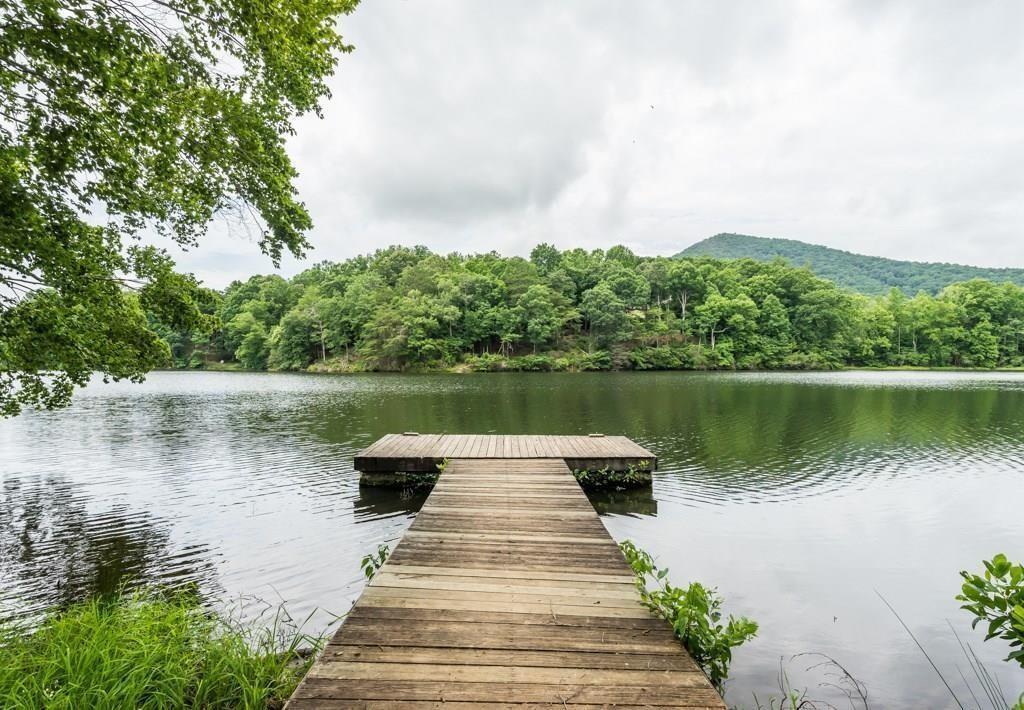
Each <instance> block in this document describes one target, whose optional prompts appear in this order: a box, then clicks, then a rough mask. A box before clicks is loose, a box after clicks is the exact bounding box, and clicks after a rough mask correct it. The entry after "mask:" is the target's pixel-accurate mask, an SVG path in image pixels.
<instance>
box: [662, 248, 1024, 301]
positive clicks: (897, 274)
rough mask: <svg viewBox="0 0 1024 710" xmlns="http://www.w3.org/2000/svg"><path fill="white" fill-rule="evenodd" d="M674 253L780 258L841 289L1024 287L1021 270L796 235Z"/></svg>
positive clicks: (876, 291)
mask: <svg viewBox="0 0 1024 710" xmlns="http://www.w3.org/2000/svg"><path fill="white" fill-rule="evenodd" d="M677 256H710V257H714V258H716V259H757V260H758V261H772V260H774V259H779V258H781V259H785V260H786V261H788V262H789V263H791V264H797V265H800V266H807V267H809V268H810V269H811V271H813V272H814V273H816V274H817V275H818V276H820V277H822V278H824V279H829V280H830V281H834V282H836V283H837V284H839V285H840V286H843V287H845V288H849V289H852V290H854V291H858V292H860V293H865V294H868V295H871V296H878V295H883V294H886V293H888V292H889V289H891V288H898V289H900V290H902V291H903V292H904V293H908V294H912V293H917V292H918V291H926V292H928V293H930V294H938V293H939V292H940V291H942V289H944V288H945V287H946V286H949V285H951V284H954V283H957V282H960V281H969V280H971V279H989V280H992V281H997V282H999V283H1002V282H1006V281H1008V282H1010V283H1015V284H1017V285H1018V286H1024V269H993V268H984V267H979V266H965V265H963V264H943V263H934V262H933V263H923V262H918V261H899V260H897V259H886V258H884V257H880V256H866V255H864V254H853V253H851V252H848V251H842V250H840V249H832V248H831V247H824V246H821V245H819V244H808V243H806V242H800V241H797V240H795V239H768V238H765V237H751V236H747V235H744V234H716V235H715V236H713V237H709V238H707V239H704V240H703V241H700V242H697V243H696V244H693V245H691V246H689V247H687V248H686V249H684V250H683V251H682V252H680V253H679V254H677Z"/></svg>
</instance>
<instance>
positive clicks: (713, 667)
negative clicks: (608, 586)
mask: <svg viewBox="0 0 1024 710" xmlns="http://www.w3.org/2000/svg"><path fill="white" fill-rule="evenodd" d="M619 547H620V548H621V549H622V553H623V554H624V555H625V556H626V561H627V562H629V566H630V567H632V568H633V574H635V575H636V587H637V589H638V590H639V591H640V596H641V598H642V600H643V602H644V604H645V605H646V606H647V607H648V608H649V609H651V610H652V611H653V612H655V613H656V614H658V615H659V616H662V617H664V618H665V619H668V621H669V622H670V623H671V624H672V629H673V630H674V631H675V634H676V638H678V639H679V640H680V641H681V642H682V644H683V645H684V646H685V647H686V650H687V651H689V652H690V655H691V656H693V660H694V661H696V662H697V665H699V666H700V667H701V669H703V671H704V672H705V673H706V674H707V676H708V679H709V680H710V681H711V683H712V684H713V685H714V686H715V688H717V689H718V691H719V692H721V691H722V683H724V682H725V679H726V678H727V677H728V676H729V664H730V663H731V662H732V649H734V648H736V647H737V646H740V645H742V644H744V643H746V642H747V641H749V640H750V639H752V638H754V636H756V635H757V624H756V623H755V622H753V621H751V620H750V619H748V618H747V617H745V616H741V617H740V618H738V619H737V618H735V617H733V616H731V615H730V616H729V618H728V620H727V621H726V623H725V624H724V625H723V624H722V623H721V619H722V611H721V610H722V599H721V598H720V597H719V596H718V594H717V593H716V592H715V590H714V589H710V588H708V587H705V586H704V585H702V584H700V583H699V582H691V583H690V585H689V586H688V587H686V588H683V587H675V586H673V585H672V584H671V583H670V582H669V581H668V569H659V568H658V567H656V566H655V565H654V559H653V558H652V557H651V556H650V555H649V554H648V553H646V552H644V551H643V550H641V549H640V548H638V547H637V546H636V545H634V544H633V543H632V542H630V541H629V540H626V541H625V542H623V543H622V544H621V545H619ZM649 583H651V584H653V585H654V589H653V590H651V589H648V584H649Z"/></svg>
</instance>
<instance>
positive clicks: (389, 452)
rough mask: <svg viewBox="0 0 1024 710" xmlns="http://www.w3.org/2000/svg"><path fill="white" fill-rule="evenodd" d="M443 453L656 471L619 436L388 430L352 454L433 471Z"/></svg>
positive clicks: (377, 463) (363, 466)
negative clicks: (428, 432)
mask: <svg viewBox="0 0 1024 710" xmlns="http://www.w3.org/2000/svg"><path fill="white" fill-rule="evenodd" d="M445 459H562V460H564V461H565V462H566V464H567V465H568V466H569V468H570V469H580V470H588V471H599V470H601V469H605V468H607V469H609V470H612V471H625V470H626V469H628V468H629V467H631V466H632V467H633V468H635V469H637V470H640V471H656V470H657V467H658V457H657V456H655V455H654V454H653V453H652V452H650V451H648V450H647V449H645V448H644V447H642V446H640V445H639V444H637V443H636V442H634V441H632V440H630V439H627V438H626V437H624V436H605V435H603V434H592V435H586V436H541V435H502V434H417V433H415V432H407V433H405V434H388V435H386V436H383V437H381V438H380V439H378V440H377V441H375V442H374V443H372V444H370V446H368V447H367V448H365V449H364V450H362V451H360V452H359V453H358V454H356V457H355V468H356V470H357V471H362V472H364V473H373V472H393V471H407V472H434V471H437V465H438V464H439V463H441V462H442V461H444V460H445Z"/></svg>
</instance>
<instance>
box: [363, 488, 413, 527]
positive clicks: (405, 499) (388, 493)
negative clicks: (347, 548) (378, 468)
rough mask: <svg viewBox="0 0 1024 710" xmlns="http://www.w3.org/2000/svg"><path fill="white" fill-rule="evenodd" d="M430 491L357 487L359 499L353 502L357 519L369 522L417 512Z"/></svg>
mask: <svg viewBox="0 0 1024 710" xmlns="http://www.w3.org/2000/svg"><path fill="white" fill-rule="evenodd" d="M429 493H430V491H424V490H413V489H411V488H404V489H402V488H385V487H381V486H359V497H358V498H356V500H355V509H356V516H357V517H367V518H368V519H370V520H373V519H376V518H380V517H384V516H391V515H403V514H405V515H408V514H411V513H417V512H419V509H420V508H422V507H423V502H424V501H425V500H426V499H427V495H429Z"/></svg>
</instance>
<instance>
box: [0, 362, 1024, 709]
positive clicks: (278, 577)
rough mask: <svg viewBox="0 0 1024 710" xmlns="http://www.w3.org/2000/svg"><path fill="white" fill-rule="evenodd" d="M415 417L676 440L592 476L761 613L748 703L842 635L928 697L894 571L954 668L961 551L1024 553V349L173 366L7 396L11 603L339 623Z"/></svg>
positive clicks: (617, 516) (866, 670) (486, 427)
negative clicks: (640, 368) (667, 369)
mask: <svg viewBox="0 0 1024 710" xmlns="http://www.w3.org/2000/svg"><path fill="white" fill-rule="evenodd" d="M408 430H414V431H424V432H428V431H429V432H445V431H447V432H460V433H488V432H494V433H515V434H538V433H546V434H560V433H563V434H580V433H589V432H597V431H603V432H607V433H621V434H625V435H627V436H630V437H632V438H633V439H635V440H637V441H638V442H639V443H641V444H643V445H644V446H647V447H648V448H651V449H652V450H654V451H656V452H658V454H659V466H660V470H659V472H657V473H656V474H655V479H654V484H653V486H652V487H651V488H647V489H641V490H637V491H609V492H604V493H595V494H593V495H592V496H591V500H592V501H593V502H594V505H595V507H597V508H598V510H599V511H600V512H601V513H602V515H603V520H604V521H605V524H606V526H607V527H608V528H609V530H610V531H611V533H612V534H613V536H614V537H615V538H616V539H618V540H622V539H625V538H632V539H634V540H636V541H637V542H638V543H639V544H641V545H642V546H644V547H646V548H648V549H650V550H651V551H652V552H653V553H654V554H656V555H657V556H658V557H659V559H660V561H661V562H662V563H663V564H665V565H666V566H669V567H671V568H672V570H673V575H674V576H675V577H678V580H679V581H680V582H682V581H685V580H687V579H701V580H704V581H706V582H709V583H711V584H715V585H717V586H718V587H719V588H720V589H721V591H722V593H723V594H724V595H725V596H726V597H727V599H729V601H730V606H731V609H732V610H733V611H735V612H737V613H746V614H750V615H751V616H753V617H754V618H757V619H758V621H760V622H761V628H762V632H761V635H760V637H759V638H758V640H757V641H755V642H754V643H753V644H752V645H751V646H750V647H749V648H746V649H743V650H742V651H741V652H740V653H739V654H738V656H737V659H736V664H735V666H734V668H735V671H734V674H735V678H736V679H735V680H734V681H733V686H732V689H731V690H730V694H731V698H732V701H733V702H734V703H736V704H743V703H745V702H748V701H749V699H750V693H751V692H753V691H757V692H758V693H759V694H761V695H763V694H765V693H767V692H771V691H772V690H773V687H774V681H775V676H776V673H777V671H778V665H777V663H778V658H779V657H780V656H784V655H790V654H793V653H797V652H801V651H825V652H828V653H830V654H831V655H833V656H835V657H837V658H840V659H841V660H842V661H843V662H844V665H846V666H847V667H848V668H850V669H851V671H853V672H855V674H856V675H857V676H858V677H860V678H863V679H864V680H866V681H868V682H869V685H870V688H871V692H872V696H873V697H874V698H877V699H878V703H879V706H880V707H887V708H901V707H902V708H913V707H919V706H920V703H919V701H920V700H921V699H922V698H931V697H933V696H932V695H931V693H932V692H933V688H934V685H935V683H934V682H933V674H932V671H931V670H930V669H929V668H928V667H927V665H926V664H925V662H924V661H923V659H922V658H921V657H920V655H919V653H918V652H917V650H916V649H915V648H914V647H913V646H912V645H911V644H910V642H909V640H908V639H907V638H906V636H905V635H904V633H903V631H902V629H900V628H899V627H898V626H897V625H896V624H895V622H894V620H893V619H892V618H891V616H890V615H889V614H888V612H887V611H886V610H885V609H884V608H883V607H882V606H881V604H880V602H879V601H878V599H877V597H876V596H875V595H874V589H876V588H877V589H880V590H883V591H884V592H885V593H886V595H887V597H888V598H890V600H891V601H893V603H894V604H895V605H896V606H897V607H898V608H899V609H900V610H901V612H903V613H904V614H905V617H906V618H907V620H908V623H910V624H911V625H912V626H913V627H914V628H915V629H916V630H917V631H918V632H919V634H920V635H921V637H922V638H927V639H929V641H930V643H932V644H934V646H933V647H931V648H930V649H929V650H930V651H931V652H932V653H933V655H934V656H935V657H937V658H938V659H939V661H940V662H942V663H945V664H949V665H948V667H949V668H950V669H952V668H953V665H952V664H954V663H956V662H957V661H959V660H960V658H959V653H960V651H959V648H958V647H956V646H955V642H954V641H953V640H952V639H951V638H950V634H949V632H948V627H946V625H945V621H944V620H945V619H946V618H950V619H951V620H952V621H953V622H954V623H955V624H957V629H958V631H959V632H961V633H962V634H963V635H964V636H965V637H967V638H975V640H977V639H976V637H973V636H972V635H971V634H972V632H971V631H970V629H969V626H968V625H967V624H966V623H963V622H965V621H966V619H963V620H961V616H962V612H959V611H958V609H957V605H956V603H955V601H953V595H954V594H955V593H956V590H957V586H958V585H957V577H956V571H957V570H958V569H960V568H961V567H974V566H976V565H977V564H978V562H979V561H980V560H981V559H982V558H987V557H991V556H992V554H994V553H995V552H998V551H1003V552H1006V553H1007V554H1009V555H1011V556H1014V557H1017V558H1024V522H1022V520H1021V517H1020V513H1019V501H1020V500H1024V475H1022V471H1024V465H1022V464H1024V376H1021V375H1018V374H1002V373H993V374H985V375H974V374H962V373H859V372H853V373H792V374H754V373H737V374H724V373H719V374H701V373H621V374H609V373H593V374H588V373H584V374H528V373H523V374H502V375H479V376H451V375H424V376H387V375H384V376H350V377H316V376H300V375H269V374H258V375H255V374H254V375H248V374H239V373H178V372H175V373H156V374H154V375H153V376H152V377H151V378H150V380H149V382H147V383H146V384H145V385H143V386H133V385H128V384H119V385H111V386H102V385H96V386H93V387H90V388H89V389H87V390H86V391H85V392H84V393H82V395H81V396H79V397H77V399H76V402H75V404H74V406H73V407H72V408H70V409H68V410H65V411H60V412H44V413H29V414H26V415H25V416H22V417H19V418H17V419H13V420H7V421H0V617H4V616H12V615H13V616H18V617H20V618H31V617H32V615H34V614H38V613H39V611H40V610H41V609H43V608H45V607H48V606H51V605H55V604H64V603H67V602H68V601H70V600H72V599H76V598H80V597H81V596H83V595H86V594H89V593H108V592H110V591H111V590H113V589H115V588H117V587H118V586H119V585H121V584H125V583H127V584H138V583H158V584H169V585H179V584H187V583H195V584H197V585H198V587H199V589H200V591H201V592H202V593H203V594H204V595H205V596H206V598H208V599H211V600H213V599H218V600H231V599H232V598H238V597H239V595H243V594H245V595H248V594H254V595H257V596H259V597H262V598H265V599H267V600H268V601H270V602H272V603H276V602H278V601H284V602H286V604H287V605H288V607H289V609H290V610H291V611H292V613H293V616H296V617H304V616H306V614H308V613H310V612H312V611H314V609H321V610H323V611H322V612H320V613H317V614H314V617H313V621H312V624H313V625H316V624H318V623H321V622H323V623H326V622H327V621H328V620H330V619H331V618H332V617H331V616H330V614H329V613H328V612H330V613H340V612H344V611H345V610H346V609H347V607H348V605H349V603H350V601H351V600H353V599H354V598H355V597H356V596H357V595H358V594H359V592H360V591H361V589H362V584H363V581H362V577H361V574H360V571H359V560H360V558H361V557H362V555H364V554H365V553H367V552H369V551H371V550H373V549H374V548H376V546H377V545H378V544H380V543H382V542H391V543H393V542H394V541H396V540H397V539H399V537H400V536H401V534H402V532H403V531H404V530H405V528H406V527H407V526H408V525H409V523H410V521H411V520H412V518H413V516H414V515H415V514H416V512H417V511H418V510H419V507H420V506H421V505H422V503H423V495H422V494H412V493H409V492H396V491H389V490H385V489H374V488H360V486H359V485H358V475H357V474H356V472H354V471H353V470H352V467H351V463H352V456H353V455H354V454H355V452H356V451H358V450H359V449H360V448H362V447H364V446H366V445H367V444H369V443H370V442H372V441H373V440H374V439H376V438H377V437H378V436H380V435H382V434H385V433H388V432H392V431H408ZM993 491H997V492H998V494H993ZM946 642H949V643H948V644H947V643H946ZM976 648H977V650H978V651H979V653H980V654H981V655H982V656H983V657H984V658H985V659H986V661H987V662H988V663H989V664H990V667H992V668H993V669H994V670H996V671H1004V675H1003V676H1002V677H1001V680H1002V682H1003V686H1004V689H1005V690H1006V692H1007V694H1010V693H1011V692H1020V691H1021V690H1024V679H1021V677H1020V674H1019V673H1018V674H1016V677H1014V676H1009V677H1008V676H1006V675H1005V665H1004V664H1001V661H1000V659H1001V657H1002V655H1004V654H1005V649H1003V648H1000V647H998V646H996V645H993V644H984V645H980V646H976ZM947 649H949V650H948V651H947ZM952 673H953V676H954V677H956V673H955V671H952ZM936 702H939V703H941V702H942V700H941V698H940V699H937V700H936Z"/></svg>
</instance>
